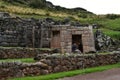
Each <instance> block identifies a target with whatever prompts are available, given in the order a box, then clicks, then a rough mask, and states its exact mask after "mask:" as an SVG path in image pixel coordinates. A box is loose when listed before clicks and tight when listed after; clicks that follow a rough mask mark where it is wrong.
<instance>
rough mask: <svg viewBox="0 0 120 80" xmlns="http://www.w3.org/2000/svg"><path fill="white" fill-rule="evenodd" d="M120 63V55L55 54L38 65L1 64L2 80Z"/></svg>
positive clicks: (0, 75) (41, 60)
mask: <svg viewBox="0 0 120 80" xmlns="http://www.w3.org/2000/svg"><path fill="white" fill-rule="evenodd" d="M117 62H120V53H112V54H104V55H102V54H98V55H93V54H91V55H90V54H89V55H84V56H83V55H78V54H64V55H60V54H56V55H55V54H54V55H46V56H44V57H42V58H39V59H38V62H36V63H21V62H1V63H0V79H1V80H2V79H5V78H10V77H24V76H35V75H45V74H50V73H56V72H62V71H70V70H76V69H83V68H88V67H95V66H101V65H107V64H115V63H117Z"/></svg>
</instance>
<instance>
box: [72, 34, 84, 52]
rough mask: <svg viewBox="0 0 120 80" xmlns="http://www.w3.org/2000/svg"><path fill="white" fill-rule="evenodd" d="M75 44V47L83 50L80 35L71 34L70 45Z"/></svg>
mask: <svg viewBox="0 0 120 80" xmlns="http://www.w3.org/2000/svg"><path fill="white" fill-rule="evenodd" d="M73 44H76V45H77V49H79V50H80V51H81V52H83V44H82V35H72V45H73Z"/></svg>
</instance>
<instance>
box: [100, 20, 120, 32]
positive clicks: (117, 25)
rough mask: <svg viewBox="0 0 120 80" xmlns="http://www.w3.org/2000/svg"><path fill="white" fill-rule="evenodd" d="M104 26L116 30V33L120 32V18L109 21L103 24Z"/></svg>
mask: <svg viewBox="0 0 120 80" xmlns="http://www.w3.org/2000/svg"><path fill="white" fill-rule="evenodd" d="M102 24H103V25H104V26H105V28H107V29H110V30H114V31H120V18H118V19H115V20H107V21H104V22H102Z"/></svg>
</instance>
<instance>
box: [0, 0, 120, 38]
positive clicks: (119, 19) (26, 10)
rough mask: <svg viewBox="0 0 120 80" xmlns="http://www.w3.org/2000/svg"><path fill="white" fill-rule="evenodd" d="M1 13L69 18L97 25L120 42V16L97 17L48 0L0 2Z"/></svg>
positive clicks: (5, 0) (4, 0) (7, 0)
mask: <svg viewBox="0 0 120 80" xmlns="http://www.w3.org/2000/svg"><path fill="white" fill-rule="evenodd" d="M0 11H2V12H9V13H10V14H11V15H16V16H20V17H23V18H31V17H33V18H46V17H50V18H53V19H57V20H63V19H65V18H69V19H71V21H79V22H80V23H85V24H97V25H99V27H100V29H101V30H102V31H103V32H104V33H105V34H107V35H109V36H111V37H112V38H114V39H119V40H120V15H115V14H109V15H95V14H94V13H92V12H89V11H87V10H86V9H83V8H79V7H78V8H72V9H67V8H64V7H60V6H55V5H53V4H52V3H51V2H48V1H46V0H0Z"/></svg>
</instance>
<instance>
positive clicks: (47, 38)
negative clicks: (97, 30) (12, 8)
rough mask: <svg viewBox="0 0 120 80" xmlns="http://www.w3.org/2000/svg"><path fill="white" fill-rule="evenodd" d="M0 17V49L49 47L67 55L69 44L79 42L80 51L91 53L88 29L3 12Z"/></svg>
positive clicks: (93, 48) (92, 43)
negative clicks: (23, 17) (1, 47)
mask: <svg viewBox="0 0 120 80" xmlns="http://www.w3.org/2000/svg"><path fill="white" fill-rule="evenodd" d="M0 15H1V16H0V46H4V47H6V46H7V47H33V48H53V49H60V50H61V52H62V53H65V52H68V53H71V48H72V44H73V43H77V44H79V43H80V44H82V45H81V49H80V50H81V51H82V52H89V51H95V47H94V45H95V44H94V36H93V31H92V26H89V25H84V26H83V25H79V26H73V25H61V24H59V25H58V24H53V23H52V22H49V21H46V20H36V19H22V18H19V17H11V16H9V14H7V13H0Z"/></svg>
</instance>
